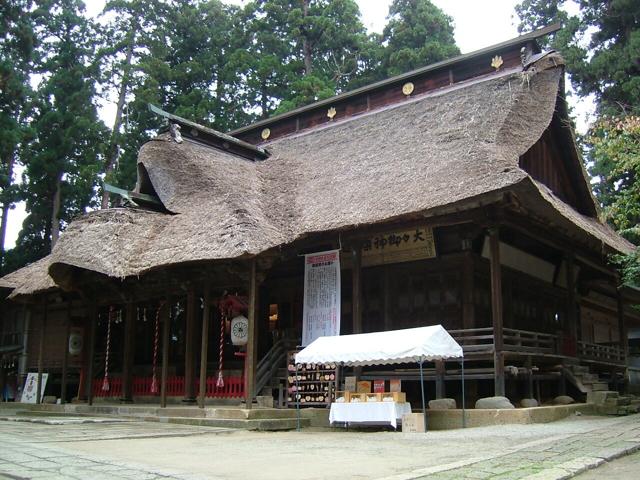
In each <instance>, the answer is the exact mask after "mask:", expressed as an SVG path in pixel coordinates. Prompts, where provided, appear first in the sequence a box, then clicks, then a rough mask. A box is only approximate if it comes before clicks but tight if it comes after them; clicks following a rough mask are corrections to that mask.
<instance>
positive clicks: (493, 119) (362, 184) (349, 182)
mask: <svg viewBox="0 0 640 480" xmlns="http://www.w3.org/2000/svg"><path fill="white" fill-rule="evenodd" d="M545 65H546V67H548V68H546V67H545V69H542V68H537V69H536V68H534V69H532V70H530V71H528V72H522V71H521V70H519V69H518V70H517V71H516V70H512V71H505V72H499V73H497V74H494V75H490V76H487V77H484V78H480V79H475V80H473V81H470V82H467V83H463V84H457V85H454V86H452V87H448V88H444V89H441V90H437V91H435V92H431V93H428V94H425V95H422V96H419V97H415V98H410V99H407V100H406V101H405V102H404V103H400V104H396V105H393V106H390V107H385V108H384V109H380V110H375V111H371V112H368V113H366V114H362V115H359V116H354V117H350V118H347V119H345V120H341V121H336V122H331V123H329V124H325V125H324V126H322V127H318V128H315V129H310V130H308V131H303V132H300V133H298V134H295V135H291V136H288V137H281V138H278V139H276V140H274V141H273V142H270V143H266V144H265V145H263V146H264V147H265V148H266V149H267V150H268V151H269V152H271V156H270V157H269V158H268V159H266V160H264V161H257V162H253V161H249V160H246V159H243V158H240V157H237V156H234V155H232V154H229V153H227V152H224V151H221V150H218V149H215V148H211V147H209V146H206V145H202V144H198V143H195V142H193V141H190V140H185V141H184V142H183V143H180V144H179V143H176V142H175V141H174V140H172V138H171V137H170V136H168V135H162V136H160V137H158V138H156V139H154V140H152V141H150V142H148V143H147V144H146V145H144V146H143V147H142V149H141V151H140V154H139V177H140V178H139V183H138V188H141V189H142V190H143V193H149V192H144V189H145V188H147V189H148V188H151V187H152V188H153V192H154V193H156V194H157V195H158V197H159V198H160V200H161V201H162V203H163V204H164V206H165V207H166V209H167V210H168V211H169V212H170V213H158V212H149V211H144V210H136V209H126V208H121V209H110V210H103V211H99V212H94V213H90V214H88V215H86V216H85V217H83V218H80V219H78V220H76V221H74V222H72V223H71V224H70V225H69V227H68V228H67V230H66V231H65V232H64V233H63V235H62V236H61V238H60V240H59V242H58V244H57V245H56V249H55V251H54V253H53V260H52V267H51V273H52V275H53V277H54V278H56V276H58V275H62V274H63V272H64V270H65V269H68V268H69V267H79V268H84V269H89V270H93V271H97V272H100V273H103V274H106V275H109V276H114V277H127V276H133V275H140V274H142V273H144V272H146V271H149V270H152V269H154V268H158V267H161V266H165V265H169V264H178V263H182V262H192V261H202V260H220V259H233V258H237V257H242V256H247V255H256V254H259V253H261V252H264V251H266V250H269V249H272V248H274V247H278V246H281V245H285V244H288V243H291V242H293V241H294V240H296V239H298V238H301V237H303V236H305V235H309V234H311V233H314V232H323V231H339V230H346V229H350V228H353V227H356V226H359V225H366V224H374V223H380V222H385V221H388V220H390V219H400V218H405V217H406V218H408V217H415V216H429V215H434V214H439V213H442V212H443V209H446V208H450V207H453V206H455V207H456V208H465V206H468V205H469V204H470V203H471V202H475V203H476V204H477V201H478V200H479V199H481V198H483V197H486V196H495V194H496V193H498V192H503V191H506V190H514V191H515V190H517V191H518V192H519V193H520V194H522V195H523V196H527V195H528V196H529V197H528V198H530V199H534V201H533V202H532V203H536V201H538V202H539V201H540V200H543V201H542V202H539V203H541V204H542V205H543V207H536V208H537V209H538V210H539V212H538V213H540V214H541V215H545V216H547V217H549V216H551V217H554V218H555V217H557V218H558V223H560V224H563V225H566V226H567V227H570V228H573V229H577V230H579V232H580V234H581V235H582V236H584V237H588V238H591V239H592V240H597V241H598V242H601V243H602V244H603V245H606V246H607V247H608V248H609V249H610V250H614V251H628V250H629V249H630V248H631V247H630V245H629V244H628V243H626V242H625V241H624V240H622V239H621V238H620V237H619V236H617V235H616V234H615V233H614V232H613V231H611V229H609V228H608V227H606V226H604V225H602V224H601V223H599V222H598V221H597V220H594V219H590V218H589V217H585V216H583V215H580V214H579V213H578V212H576V211H575V210H574V209H573V208H572V207H570V206H568V205H566V204H564V203H563V202H562V201H561V200H559V199H558V198H556V197H555V196H553V194H551V193H550V192H548V191H546V190H545V187H543V186H541V185H539V184H538V183H537V182H535V181H533V180H532V179H531V177H530V176H529V175H528V174H527V172H525V171H524V170H522V169H521V168H520V167H519V166H518V165H519V163H518V162H519V158H520V156H521V155H523V154H524V153H525V152H526V151H527V150H528V149H529V148H530V147H531V146H532V145H533V144H534V143H535V142H536V141H537V140H538V139H539V138H540V137H541V136H542V134H543V132H544V131H545V129H546V128H547V127H548V126H549V124H550V122H551V120H552V117H553V115H554V110H555V107H556V101H557V97H558V93H559V87H560V85H561V78H562V75H563V69H562V68H561V67H554V66H553V65H555V63H553V64H548V63H546V64H545ZM149 183H150V185H148V184H149ZM536 199H537V200H536ZM563 222H564V223H563Z"/></svg>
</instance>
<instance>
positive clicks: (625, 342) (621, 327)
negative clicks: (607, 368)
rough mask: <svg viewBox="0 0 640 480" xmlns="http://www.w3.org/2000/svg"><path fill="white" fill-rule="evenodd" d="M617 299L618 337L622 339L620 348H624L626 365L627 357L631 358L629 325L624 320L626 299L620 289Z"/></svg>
mask: <svg viewBox="0 0 640 480" xmlns="http://www.w3.org/2000/svg"><path fill="white" fill-rule="evenodd" d="M616 300H617V305H618V312H617V313H618V338H619V340H620V348H621V349H622V353H623V355H624V362H625V365H626V363H627V359H628V358H629V339H628V337H627V325H626V323H625V321H624V299H623V298H622V293H621V292H620V290H618V294H617V296H616Z"/></svg>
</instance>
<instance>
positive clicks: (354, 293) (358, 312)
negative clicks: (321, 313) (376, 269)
mask: <svg viewBox="0 0 640 480" xmlns="http://www.w3.org/2000/svg"><path fill="white" fill-rule="evenodd" d="M352 253H353V272H352V275H351V308H352V312H351V314H352V315H351V316H352V319H353V333H362V249H361V248H360V246H359V245H358V246H356V247H355V248H354V249H353V252H352Z"/></svg>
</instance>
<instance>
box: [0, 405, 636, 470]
mask: <svg viewBox="0 0 640 480" xmlns="http://www.w3.org/2000/svg"><path fill="white" fill-rule="evenodd" d="M0 444H2V445H3V446H4V448H3V449H0V474H1V472H5V473H7V474H10V475H14V476H23V477H31V478H35V477H36V476H38V474H40V475H41V476H43V477H45V476H46V473H47V472H50V473H52V475H51V476H46V478H56V475H57V478H94V477H95V478H98V477H99V475H97V472H100V471H106V470H107V469H109V468H112V469H113V470H110V471H109V474H108V478H220V479H230V480H235V479H243V480H244V479H246V478H261V479H265V480H268V479H274V480H275V479H278V480H281V479H282V478H295V479H300V480H312V479H325V478H326V479H335V478H345V479H381V478H385V479H392V480H409V479H417V478H427V477H428V478H456V479H458V478H492V479H494V478H495V479H499V478H504V479H507V478H514V479H515V478H527V477H532V478H538V477H536V475H540V474H541V473H544V472H552V471H553V470H554V469H555V470H556V473H558V472H561V473H562V472H563V474H564V476H565V478H566V474H567V472H568V471H576V470H577V467H576V465H577V463H576V462H578V463H579V464H580V465H583V464H584V465H589V464H597V463H602V461H603V460H602V458H606V456H607V455H609V454H613V453H616V452H620V451H623V450H624V449H627V448H636V447H638V448H640V415H634V416H630V417H625V418H606V417H587V416H581V417H571V418H569V419H566V420H563V421H559V422H555V423H550V424H538V425H501V426H493V427H481V428H470V429H464V430H449V431H433V432H429V433H427V434H409V433H401V432H400V433H396V432H379V431H343V430H335V429H334V430H328V429H308V430H304V431H302V432H295V431H293V432H272V433H266V432H264V433H257V432H246V431H231V432H230V431H228V430H216V429H211V428H208V427H191V426H182V425H171V424H157V423H155V424H154V423H148V422H125V423H118V424H111V425H110V424H104V423H102V424H100V423H89V424H64V422H62V424H60V425H43V424H32V423H18V422H0ZM51 456H53V457H54V458H57V459H58V460H57V464H58V467H59V468H58V467H55V466H53V465H52V464H53V463H55V462H52V461H51V460H47V462H45V463H44V464H42V465H45V467H46V468H49V469H50V470H47V469H46V468H45V467H41V468H40V469H38V468H34V469H31V467H30V466H29V465H36V466H37V465H39V463H38V461H37V460H36V461H35V462H34V461H31V462H30V461H29V458H31V457H33V458H35V459H42V458H44V457H51ZM27 457H29V458H27ZM33 458H32V460H33ZM580 462H582V463H580ZM47 465H48V466H47ZM62 467H64V468H62ZM56 468H58V469H57V470H56ZM571 469H573V470H571ZM21 473H23V475H21ZM53 473H55V475H53ZM541 478H562V475H556V476H555V477H554V476H547V477H541Z"/></svg>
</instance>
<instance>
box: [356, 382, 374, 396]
mask: <svg viewBox="0 0 640 480" xmlns="http://www.w3.org/2000/svg"><path fill="white" fill-rule="evenodd" d="M357 388H358V393H371V382H369V381H368V380H362V381H360V382H358V387H357Z"/></svg>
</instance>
